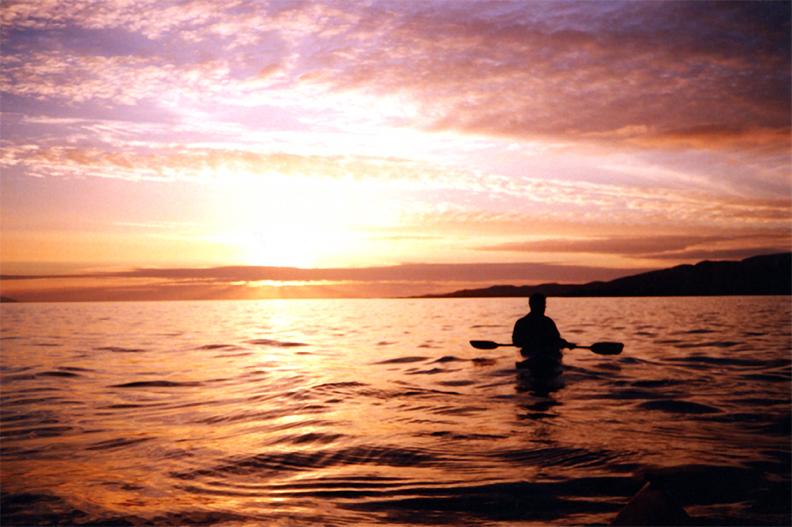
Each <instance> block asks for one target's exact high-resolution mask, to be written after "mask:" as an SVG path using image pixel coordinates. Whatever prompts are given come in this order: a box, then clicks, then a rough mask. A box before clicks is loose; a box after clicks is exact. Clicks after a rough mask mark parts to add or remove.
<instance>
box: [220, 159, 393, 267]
mask: <svg viewBox="0 0 792 527" xmlns="http://www.w3.org/2000/svg"><path fill="white" fill-rule="evenodd" d="M377 195H378V193H377V191H376V189H361V188H359V185H358V186H355V184H354V182H353V181H344V180H339V179H328V178H321V177H313V176H295V175H289V176H285V175H280V174H269V175H266V176H265V175H260V174H244V175H238V176H235V177H233V178H230V179H229V180H227V181H225V182H224V183H223V191H222V192H220V193H219V194H218V200H222V204H218V208H222V209H223V210H224V211H225V212H224V214H223V215H219V216H218V217H219V219H218V221H217V222H218V223H219V224H220V225H219V226H220V229H219V230H220V232H223V233H224V234H222V235H221V236H220V238H222V240H221V241H222V242H223V243H224V244H226V245H230V246H231V247H233V250H234V251H235V252H236V253H237V255H238V258H239V259H240V260H242V262H241V263H244V264H247V265H271V266H288V267H322V266H346V265H355V264H356V263H358V264H359V262H354V261H351V260H350V258H351V256H350V255H356V257H360V255H364V256H365V254H366V236H365V235H364V234H363V226H370V225H371V224H372V223H373V224H378V223H379V224H383V223H384V222H387V221H388V217H389V215H388V212H387V206H384V205H383V202H382V200H381V199H380V198H378V197H377Z"/></svg>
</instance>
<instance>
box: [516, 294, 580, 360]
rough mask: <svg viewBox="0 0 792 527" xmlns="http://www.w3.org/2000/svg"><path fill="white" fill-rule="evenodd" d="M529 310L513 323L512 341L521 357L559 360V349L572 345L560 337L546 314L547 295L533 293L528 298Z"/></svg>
mask: <svg viewBox="0 0 792 527" xmlns="http://www.w3.org/2000/svg"><path fill="white" fill-rule="evenodd" d="M528 305H529V306H530V308H531V312H530V313H528V314H527V315H525V316H524V317H522V318H521V319H520V320H518V321H517V322H516V323H515V324H514V331H513V332H512V343H513V344H514V345H515V346H519V348H520V353H521V354H522V356H523V357H525V358H527V359H532V360H550V361H553V360H554V361H560V360H561V349H562V348H569V347H573V345H572V344H570V343H569V342H567V341H566V340H564V339H562V338H561V334H560V333H559V332H558V328H557V327H556V325H555V322H553V320H552V319H551V318H550V317H548V316H546V315H545V314H544V313H545V307H546V306H547V297H545V295H543V294H542V293H534V294H532V295H531V298H530V299H529V300H528Z"/></svg>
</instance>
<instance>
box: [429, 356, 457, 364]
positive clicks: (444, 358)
mask: <svg viewBox="0 0 792 527" xmlns="http://www.w3.org/2000/svg"><path fill="white" fill-rule="evenodd" d="M463 361H465V359H460V358H459V357H454V356H453V355H444V356H442V357H440V358H439V359H436V360H433V361H432V362H433V363H435V362H441V363H444V362H463Z"/></svg>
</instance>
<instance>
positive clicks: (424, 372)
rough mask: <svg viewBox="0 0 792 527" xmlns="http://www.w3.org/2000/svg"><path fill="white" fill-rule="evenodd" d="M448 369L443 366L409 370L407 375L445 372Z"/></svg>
mask: <svg viewBox="0 0 792 527" xmlns="http://www.w3.org/2000/svg"><path fill="white" fill-rule="evenodd" d="M449 371H450V370H444V369H443V368H431V369H428V370H411V371H408V372H407V375H437V374H438V373H447V372H449Z"/></svg>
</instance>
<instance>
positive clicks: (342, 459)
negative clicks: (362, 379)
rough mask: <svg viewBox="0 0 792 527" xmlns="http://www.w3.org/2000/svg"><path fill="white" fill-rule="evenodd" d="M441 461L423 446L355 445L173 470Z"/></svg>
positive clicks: (248, 471) (199, 473)
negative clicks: (424, 449)
mask: <svg viewBox="0 0 792 527" xmlns="http://www.w3.org/2000/svg"><path fill="white" fill-rule="evenodd" d="M441 461H442V460H441V459H440V458H438V457H437V456H434V455H432V454H429V453H428V452H426V451H423V450H420V449H409V448H398V447H376V446H370V447H352V448H342V449H338V450H321V451H312V452H305V451H299V452H285V453H277V454H258V455H255V456H251V457H244V458H240V459H237V460H234V461H230V462H228V463H224V464H222V465H218V466H216V467H214V468H211V469H198V470H193V471H189V472H173V473H171V476H173V477H174V478H177V479H182V480H192V479H195V478H197V477H203V476H209V477H216V476H219V475H223V474H234V475H237V476H244V475H262V474H264V473H266V472H275V473H277V472H297V471H303V470H310V469H315V468H327V467H334V466H350V465H382V466H392V467H413V466H418V465H436V464H439V463H440V462H441Z"/></svg>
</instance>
